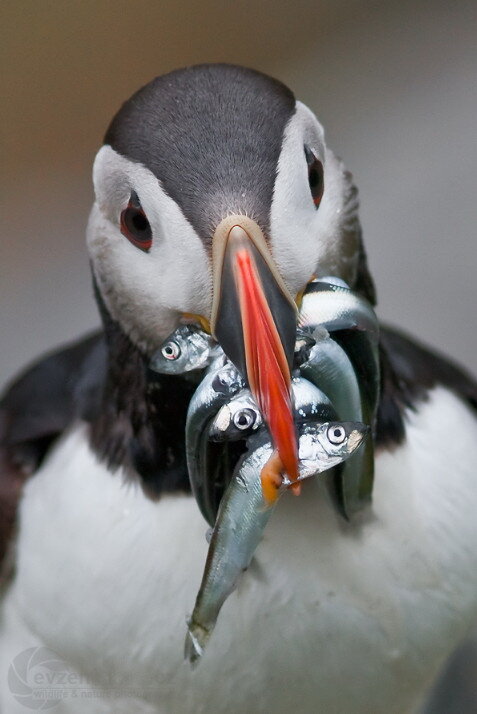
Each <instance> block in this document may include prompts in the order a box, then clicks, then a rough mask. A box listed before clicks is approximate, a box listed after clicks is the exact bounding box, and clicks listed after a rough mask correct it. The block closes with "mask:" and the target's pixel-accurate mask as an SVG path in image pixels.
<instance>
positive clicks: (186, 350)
mask: <svg viewBox="0 0 477 714" xmlns="http://www.w3.org/2000/svg"><path fill="white" fill-rule="evenodd" d="M220 353H221V348H220V346H219V345H218V344H217V342H216V341H215V340H214V339H213V337H211V336H210V335H208V334H207V333H205V332H203V331H202V330H200V329H199V328H198V327H195V326H194V325H181V326H180V327H178V328H177V330H174V332H173V333H172V334H171V335H169V337H168V338H167V340H165V341H164V342H163V343H162V345H161V346H160V347H159V349H158V350H156V352H154V354H153V355H152V357H151V361H150V363H149V367H150V369H152V370H153V371H154V372H159V373H160V374H183V373H184V372H191V371H193V370H197V369H204V368H205V367H208V366H209V365H210V364H211V363H212V362H213V360H214V359H215V358H216V357H218V355H219V354H220Z"/></svg>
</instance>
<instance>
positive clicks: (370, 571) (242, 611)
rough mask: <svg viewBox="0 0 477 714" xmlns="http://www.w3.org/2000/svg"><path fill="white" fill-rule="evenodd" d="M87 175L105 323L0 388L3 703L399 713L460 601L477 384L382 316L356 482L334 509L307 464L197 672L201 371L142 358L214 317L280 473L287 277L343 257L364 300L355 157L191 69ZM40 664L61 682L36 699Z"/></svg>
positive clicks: (129, 107) (329, 271)
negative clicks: (192, 420)
mask: <svg viewBox="0 0 477 714" xmlns="http://www.w3.org/2000/svg"><path fill="white" fill-rule="evenodd" d="M93 183H94V193H95V200H94V205H93V207H92V211H91V214H90V218H89V223H88V227H87V247H88V252H89V257H90V263H91V273H92V281H93V289H94V293H95V296H96V300H97V303H98V308H99V313H100V316H101V320H102V329H101V330H100V331H98V332H95V333H93V334H90V335H88V336H86V337H84V338H82V339H80V340H79V341H77V342H76V343H74V344H71V345H67V346H66V347H63V348H60V349H58V350H56V351H53V352H52V353H51V354H49V355H47V356H45V357H43V358H41V359H40V360H39V361H37V362H36V363H35V364H33V365H32V366H30V367H28V368H27V369H26V370H25V371H24V372H23V373H22V374H20V376H19V377H17V378H16V379H15V380H14V381H13V382H12V383H11V384H10V385H9V386H8V388H7V389H6V391H5V392H4V395H3V397H2V400H1V406H0V444H1V448H0V561H1V567H2V586H1V604H0V607H1V617H0V631H1V638H0V641H1V645H0V673H1V674H0V709H1V711H2V712H4V714H17V713H20V712H21V713H22V714H24V712H25V711H27V710H29V709H33V708H37V709H38V708H40V709H43V708H47V706H46V705H48V708H50V707H51V708H52V711H55V712H58V713H61V714H76V713H77V712H87V713H88V714H104V713H106V712H108V713H109V712H114V713H115V714H121V713H122V712H124V713H126V712H128V714H129V713H130V712H131V711H135V712H141V713H143V714H191V713H192V712H194V713H198V712H208V713H209V714H224V713H225V712H234V714H245V712H247V713H248V712H254V713H255V714H262V713H263V714H265V713H266V714H270V713H273V714H282V713H285V712H287V713H288V712H289V711H290V710H293V711H296V712H299V713H300V714H382V713H383V712H386V713H387V714H408V713H410V712H412V711H415V708H416V707H418V706H419V704H420V702H421V701H422V700H423V697H424V696H425V694H426V692H427V691H428V689H429V687H430V686H431V685H432V683H433V681H434V680H435V679H436V677H437V675H438V673H439V670H440V668H441V667H442V666H443V663H444V662H445V661H446V658H447V657H448V656H449V655H450V653H452V651H453V650H454V649H455V647H456V646H457V645H458V643H459V642H460V641H461V640H462V639H463V637H464V636H465V634H466V632H467V630H468V628H469V627H470V626H471V625H472V623H473V621H474V620H475V616H476V615H477V518H476V517H475V514H476V512H477V384H476V382H475V381H473V379H472V377H471V376H470V375H468V374H467V373H466V372H465V371H464V370H462V369H461V368H460V367H459V366H457V365H456V364H454V363H453V362H452V361H449V360H448V359H447V358H445V357H444V356H442V355H440V354H437V353H435V352H434V351H432V350H430V349H428V348H426V347H425V346H424V345H422V344H420V343H419V342H417V341H415V340H414V339H412V338H411V337H409V336H408V335H406V334H404V333H402V332H399V331H396V330H394V329H392V328H390V327H387V326H385V325H382V326H381V332H380V344H379V350H380V369H381V377H380V380H381V394H380V402H379V407H378V412H377V422H376V430H375V435H374V441H375V476H374V486H373V490H372V494H368V495H367V496H366V498H363V499H362V502H361V503H359V504H358V507H357V508H356V509H355V510H354V512H353V513H350V514H343V513H342V512H341V511H340V509H339V508H337V506H336V503H335V502H334V500H333V498H332V496H331V494H330V489H329V488H328V487H327V484H326V478H325V477H319V478H318V477H317V478H316V479H310V480H309V482H308V483H307V484H305V485H304V486H303V488H302V493H301V495H300V496H299V497H297V498H293V497H291V494H290V497H288V495H287V497H286V498H282V499H281V501H280V503H279V505H278V506H277V508H276V511H275V513H274V515H273V518H272V520H271V522H270V524H269V526H268V527H267V530H266V532H265V534H264V538H263V540H262V542H261V544H260V546H259V548H258V549H257V552H256V562H255V563H254V564H253V566H252V567H251V568H250V570H249V572H248V573H247V574H246V575H245V576H244V577H243V578H242V580H241V582H240V584H239V587H238V589H237V591H236V592H235V593H233V594H232V596H231V597H230V598H229V600H228V601H227V602H226V604H225V606H224V608H223V611H222V615H221V618H220V620H219V622H218V624H217V627H216V630H215V632H214V637H213V638H212V640H211V642H210V644H209V647H208V649H207V652H206V653H205V654H204V656H203V658H202V660H201V662H200V664H199V666H197V667H196V668H195V669H191V668H190V666H189V663H188V662H186V661H184V652H183V641H184V635H185V628H186V618H187V616H188V615H190V613H191V611H192V607H193V604H194V599H195V595H196V592H197V589H198V587H199V584H200V579H201V573H202V569H203V566H204V562H205V558H206V553H207V542H206V538H205V533H206V530H207V524H206V523H205V521H204V519H203V517H202V516H201V514H200V511H199V509H198V507H197V504H196V502H195V500H194V498H193V497H192V495H191V491H190V486H189V482H188V475H187V468H186V460H185V446H184V425H185V419H186V414H187V408H188V404H189V401H190V399H191V396H192V394H193V392H194V389H195V385H194V383H193V382H191V381H190V380H188V379H186V378H184V377H183V376H180V375H158V374H156V373H153V372H152V371H151V370H150V368H149V362H150V359H151V356H152V355H153V354H154V352H155V351H156V350H157V349H158V347H159V346H160V345H161V344H162V342H163V341H164V339H165V338H166V337H167V336H168V335H169V334H170V333H171V332H172V331H173V330H174V329H176V328H177V327H178V326H179V325H180V324H184V323H185V324H189V323H190V324H195V325H200V326H201V327H202V328H203V329H204V330H206V331H208V332H210V333H211V334H213V335H214V336H215V338H216V339H217V341H218V343H219V344H220V345H221V346H222V348H223V350H224V352H225V353H226V354H227V355H228V356H229V358H230V359H231V360H232V361H233V362H234V364H235V365H236V366H237V368H238V369H239V370H240V371H241V372H242V374H243V377H244V379H245V380H247V381H248V382H249V383H250V385H251V386H252V385H253V386H254V389H255V392H254V394H255V395H256V397H257V400H258V403H259V404H260V405H261V408H262V410H263V413H264V418H265V419H266V421H267V424H268V427H269V432H270V438H271V439H272V441H273V442H274V443H275V445H276V447H277V449H278V452H279V454H280V458H281V460H282V463H283V464H284V466H285V468H286V469H287V470H288V471H289V472H292V471H293V469H294V468H295V467H296V444H295V443H294V439H293V429H290V428H289V426H290V425H289V419H290V414H291V407H290V404H289V403H287V399H286V394H285V396H284V394H283V393H282V392H280V390H278V391H277V390H274V388H273V385H274V384H275V385H276V384H278V383H283V382H284V380H285V381H286V364H287V363H289V361H290V355H292V353H293V345H294V336H295V331H296V325H297V322H296V320H297V305H299V303H300V296H301V295H303V291H304V290H305V289H306V286H307V285H308V284H309V283H310V281H312V280H313V279H315V278H320V277H323V276H336V277H337V278H339V279H341V280H344V281H346V283H347V284H348V285H349V286H351V288H352V289H353V290H354V291H355V292H356V293H357V294H359V295H361V296H362V297H363V298H365V299H367V300H368V301H369V302H370V303H371V304H373V305H374V304H375V303H376V294H375V287H374V282H373V278H372V276H371V273H370V271H369V268H368V261H367V256H366V251H365V248H364V244H363V239H362V232H361V227H360V222H359V205H358V195H357V189H356V187H355V185H354V181H353V177H352V175H351V173H349V172H348V171H347V170H346V168H345V166H344V164H343V162H342V161H341V160H340V159H339V158H338V157H337V156H336V155H335V154H334V153H333V151H332V150H331V149H330V148H329V147H328V145H327V143H326V141H325V135H324V131H323V128H322V126H321V125H320V123H319V122H318V120H317V118H316V117H315V115H314V114H313V113H312V111H311V110H310V109H309V108H307V107H306V106H305V105H304V104H302V103H301V102H300V101H298V100H296V98H295V96H294V94H293V93H292V92H291V91H290V90H289V89H288V88H287V87H286V86H284V85H283V84H282V83H281V82H279V81H277V80H275V79H273V78H271V77H268V76H266V75H264V74H262V73H260V72H257V71H254V70H252V69H246V68H243V67H238V66H233V65H227V64H205V65H199V66H193V67H187V68H185V69H180V70H176V71H173V72H171V73H169V74H166V75H163V76H159V77H157V78H156V79H154V80H152V81H151V82H150V83H149V84H147V85H146V86H145V87H143V88H142V89H140V90H139V91H138V92H136V93H135V94H134V95H133V96H132V97H131V98H130V99H129V100H128V101H126V102H125V103H124V104H123V105H122V107H121V108H120V109H119V111H118V112H117V114H116V115H115V117H114V118H113V120H112V122H111V124H110V126H109V128H108V129H107V131H106V134H105V137H104V143H103V145H102V146H101V148H100V149H99V151H98V153H97V155H96V158H95V161H94V168H93ZM250 265H255V266H256V269H254V270H250ZM247 266H248V267H247ZM241 271H242V272H241ZM247 271H248V272H247ZM237 275H239V276H240V275H242V278H243V280H242V283H241V282H240V279H238V278H237ZM244 285H245V286H248V288H249V290H248V289H245V288H244ZM247 290H248V291H247ZM247 295H248V297H247ZM250 296H251V297H250ZM257 296H258V297H257ZM264 370H265V371H267V370H269V378H267V379H260V378H259V375H260V374H263V372H264ZM257 375H258V376H257ZM277 394H278V396H277ZM277 413H279V414H282V415H284V417H283V419H282V420H280V419H278V420H277V419H276V418H274V417H275V416H276V414H277ZM51 661H54V663H55V667H52V668H51V671H52V672H53V674H54V673H55V672H56V674H57V675H58V672H59V674H63V675H64V674H65V673H66V675H67V676H66V675H65V676H64V677H63V679H61V678H60V679H61V681H62V682H63V684H62V685H60V684H58V683H57V684H56V685H55V686H56V688H55V689H54V690H53V689H51V687H50V690H51V691H54V692H56V695H55V696H56V698H55V699H52V698H51V697H52V695H51V691H50V699H48V698H46V699H44V700H41V696H40V700H38V693H37V698H36V699H35V682H37V683H38V681H44V680H42V679H41V677H40V680H38V679H35V677H34V676H33V675H34V674H35V673H36V675H35V676H38V672H39V673H40V674H41V672H44V671H45V667H47V666H48V663H51ZM42 667H43V669H42ZM35 668H36V669H35ZM48 671H49V670H48ZM58 676H59V675H58ZM44 689H45V687H44V686H43V690H44ZM44 696H45V697H46V694H44ZM38 701H40V704H41V705H42V706H39V705H38ZM53 707H55V708H53Z"/></svg>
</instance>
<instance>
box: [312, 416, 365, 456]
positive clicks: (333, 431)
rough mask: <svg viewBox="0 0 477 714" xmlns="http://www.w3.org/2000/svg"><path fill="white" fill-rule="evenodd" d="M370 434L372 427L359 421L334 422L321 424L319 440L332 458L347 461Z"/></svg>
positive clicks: (318, 434)
mask: <svg viewBox="0 0 477 714" xmlns="http://www.w3.org/2000/svg"><path fill="white" fill-rule="evenodd" d="M369 433H370V427H369V426H368V425H367V424H363V423H362V422H358V421H332V422H327V423H325V424H321V425H320V428H319V430H318V432H317V435H316V436H317V440H318V441H319V443H320V444H321V446H322V447H323V449H324V451H325V452H326V454H327V455H328V456H329V457H330V458H333V457H337V458H339V459H340V460H344V459H346V458H347V457H348V456H351V454H352V453H354V452H355V451H356V449H357V448H358V447H359V446H360V444H361V443H362V442H363V440H364V439H365V438H366V436H367V435H368V434H369Z"/></svg>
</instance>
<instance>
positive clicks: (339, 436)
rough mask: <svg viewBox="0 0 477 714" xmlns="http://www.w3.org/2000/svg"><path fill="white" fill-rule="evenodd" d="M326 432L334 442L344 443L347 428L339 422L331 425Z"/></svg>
mask: <svg viewBox="0 0 477 714" xmlns="http://www.w3.org/2000/svg"><path fill="white" fill-rule="evenodd" d="M326 434H327V436H328V439H329V441H331V443H332V444H337V445H338V444H342V443H343V441H345V439H346V430H345V429H344V427H342V426H340V425H339V424H332V425H331V426H329V427H328V431H327V432H326Z"/></svg>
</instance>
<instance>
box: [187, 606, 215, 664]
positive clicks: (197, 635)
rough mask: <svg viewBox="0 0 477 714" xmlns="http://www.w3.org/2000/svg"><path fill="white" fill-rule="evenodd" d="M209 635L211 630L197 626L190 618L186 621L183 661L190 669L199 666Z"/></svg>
mask: <svg viewBox="0 0 477 714" xmlns="http://www.w3.org/2000/svg"><path fill="white" fill-rule="evenodd" d="M210 635H211V630H207V629H206V628H205V627H203V626H202V625H199V624H198V623H197V622H195V621H194V620H193V619H192V618H191V619H190V620H188V622H187V634H186V638H185V642H184V659H186V660H188V661H189V663H190V664H191V666H192V667H196V666H197V665H198V664H199V660H200V658H201V657H202V655H203V654H204V649H205V647H206V645H207V642H208V641H209V637H210Z"/></svg>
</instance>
